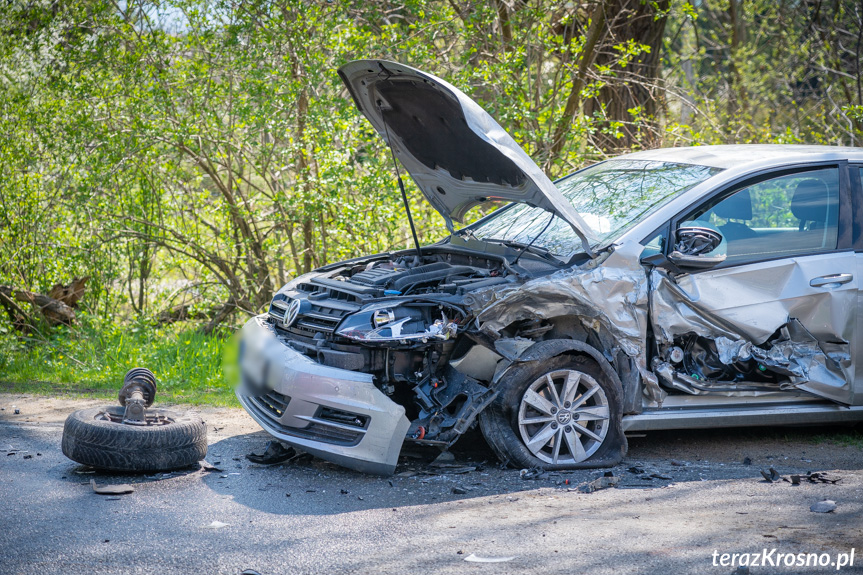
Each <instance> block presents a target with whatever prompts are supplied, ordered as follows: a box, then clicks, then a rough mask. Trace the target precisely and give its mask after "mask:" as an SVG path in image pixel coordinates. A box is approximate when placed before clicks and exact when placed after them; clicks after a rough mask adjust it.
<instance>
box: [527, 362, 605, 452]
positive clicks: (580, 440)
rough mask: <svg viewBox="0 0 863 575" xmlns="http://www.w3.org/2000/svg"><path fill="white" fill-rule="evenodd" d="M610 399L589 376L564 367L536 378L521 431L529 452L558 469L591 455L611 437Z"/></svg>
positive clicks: (528, 394)
mask: <svg viewBox="0 0 863 575" xmlns="http://www.w3.org/2000/svg"><path fill="white" fill-rule="evenodd" d="M609 417H610V410H609V406H608V397H607V396H606V395H605V391H603V389H602V387H601V386H600V385H599V383H598V382H597V381H596V380H595V379H594V378H593V377H591V376H590V375H588V374H586V373H583V372H580V371H576V370H572V369H561V370H556V371H552V372H549V373H546V374H544V375H542V376H540V377H539V378H537V379H536V380H535V381H534V382H533V383H531V384H530V386H529V387H528V388H527V390H526V391H525V392H524V395H523V396H522V398H521V403H520V404H519V410H518V430H519V432H520V434H521V438H522V441H524V444H525V446H526V447H527V448H528V450H529V451H530V452H531V453H532V454H533V455H534V456H535V457H537V458H538V459H540V460H542V461H544V462H545V463H550V464H553V465H560V464H564V465H565V464H571V463H579V462H581V461H584V460H586V459H588V458H589V457H590V456H592V455H593V454H594V453H596V451H597V450H598V449H599V447H600V446H601V445H602V442H603V441H604V440H605V437H606V436H607V435H608V429H609V424H608V420H609Z"/></svg>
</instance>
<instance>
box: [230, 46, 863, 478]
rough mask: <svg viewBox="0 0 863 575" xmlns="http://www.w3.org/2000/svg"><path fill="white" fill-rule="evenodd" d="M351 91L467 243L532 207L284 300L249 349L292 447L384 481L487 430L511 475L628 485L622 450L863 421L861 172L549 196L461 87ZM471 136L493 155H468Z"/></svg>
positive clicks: (628, 186) (747, 169)
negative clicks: (481, 213) (653, 438)
mask: <svg viewBox="0 0 863 575" xmlns="http://www.w3.org/2000/svg"><path fill="white" fill-rule="evenodd" d="M341 74H342V77H343V79H345V81H346V83H347V84H348V87H349V89H350V91H351V95H352V96H353V97H354V99H355V102H357V104H358V107H360V110H361V111H362V112H363V113H365V114H366V115H367V117H369V119H370V121H371V122H372V125H373V126H375V128H376V129H377V130H378V132H379V133H381V135H382V136H383V137H385V138H386V139H387V141H388V143H389V144H390V145H391V146H393V149H394V153H395V155H397V156H398V157H399V159H400V160H401V161H402V163H403V164H404V165H405V166H406V167H407V168H408V169H409V171H410V172H411V175H412V176H413V177H414V179H415V181H416V182H417V184H418V185H419V186H420V188H421V189H422V190H423V193H424V194H426V196H427V197H429V199H430V201H432V199H434V201H432V203H433V205H435V206H436V208H437V209H438V210H439V211H440V212H441V214H442V215H443V216H444V217H445V218H446V219H447V223H448V225H449V226H450V228H451V230H454V228H453V226H452V219H458V218H461V217H462V216H463V215H464V213H465V212H466V210H467V208H468V207H469V206H470V205H477V204H481V203H483V202H485V201H487V200H488V199H489V198H493V197H498V198H500V199H504V200H508V201H512V202H514V203H513V204H511V205H509V206H507V207H505V208H502V209H500V210H497V211H496V212H494V213H492V214H490V215H489V216H487V217H485V218H483V219H481V220H479V221H478V222H476V223H474V224H472V225H470V226H467V227H465V228H463V229H462V230H459V231H453V234H452V235H451V236H450V237H449V238H447V239H445V240H443V241H441V242H438V243H437V244H434V245H431V246H423V247H422V249H419V248H418V249H417V250H416V251H413V250H406V251H401V252H394V253H386V254H377V255H373V256H368V257H365V258H358V259H356V260H351V261H347V262H340V263H336V264H332V265H329V266H325V267H323V268H321V269H319V270H316V271H315V272H313V273H311V274H307V275H305V276H301V277H299V278H297V279H295V280H293V281H292V282H290V283H289V284H287V285H286V286H285V287H283V288H282V289H281V290H279V292H278V293H277V294H276V295H275V297H274V299H273V302H272V304H271V306H270V309H269V311H268V313H267V314H264V315H262V316H259V317H257V318H253V319H252V320H250V321H249V322H248V324H247V325H246V326H245V327H244V329H243V331H242V337H241V339H242V342H241V357H240V367H241V370H240V372H241V375H242V385H241V386H240V387H239V388H238V391H237V394H238V397H239V399H240V401H241V403H242V404H243V406H244V407H245V408H246V410H247V411H248V412H249V413H250V414H251V416H252V417H253V418H254V419H255V420H256V421H257V422H258V423H260V424H261V426H262V427H263V428H264V429H265V430H267V431H268V432H269V433H270V434H272V435H273V436H275V437H276V438H278V439H280V440H281V441H283V442H286V443H289V444H291V445H294V446H297V447H300V448H302V449H304V450H306V451H308V452H310V453H312V454H314V455H317V456H320V457H322V458H325V459H329V460H331V461H334V462H336V463H339V464H341V465H345V466H347V467H351V468H354V469H358V470H361V471H367V472H373V473H384V474H386V473H391V472H392V471H393V469H394V468H395V464H396V462H397V458H398V454H399V451H400V449H401V446H402V444H403V442H404V441H410V442H416V443H421V444H426V445H434V446H439V447H441V448H446V447H448V446H450V445H452V444H453V443H454V442H455V441H457V440H458V438H459V437H461V435H463V434H464V433H465V432H466V431H467V430H468V429H470V428H472V427H475V426H477V425H479V427H480V429H481V430H482V432H483V434H484V435H485V437H486V439H487V440H488V442H489V444H490V446H491V447H492V449H493V450H494V451H495V452H496V453H497V454H498V456H499V457H500V458H501V459H502V460H503V461H505V462H507V463H511V464H514V465H519V466H540V467H544V468H578V467H595V466H608V465H613V464H615V463H617V462H619V461H620V459H621V458H622V457H623V455H624V454H625V452H626V437H625V435H624V432H625V431H626V430H650V429H671V428H695V427H714V426H729V425H774V424H777V425H778V424H793V423H808V422H831V421H853V420H861V419H863V380H860V379H859V378H856V372H855V365H856V364H857V363H858V361H860V355H861V353H863V350H861V346H860V341H861V340H860V337H859V335H858V333H857V330H859V329H860V326H861V323H860V322H859V321H858V315H859V311H858V309H859V307H860V306H858V299H859V285H858V279H857V278H858V277H859V274H860V273H863V270H858V269H857V268H858V267H859V266H860V265H861V260H860V256H859V255H858V251H859V252H863V237H861V231H860V230H861V229H863V198H861V187H860V170H861V166H863V150H860V149H853V148H845V149H843V148H827V147H803V146H715V147H714V146H707V147H703V148H686V149H672V150H654V151H648V152H639V153H635V154H629V155H627V156H624V157H622V158H620V159H613V160H609V161H607V162H605V163H603V164H600V165H597V166H594V167H591V168H588V169H587V170H583V171H581V172H577V173H576V174H574V175H573V176H571V177H570V178H567V179H564V180H562V181H560V182H558V183H557V185H556V187H555V186H553V187H554V189H551V188H549V183H548V182H547V181H546V180H544V176H542V174H541V173H539V172H538V170H536V171H534V170H533V168H535V166H534V167H533V168H531V167H530V166H528V165H527V163H526V160H525V158H526V156H524V155H523V152H522V153H521V155H519V154H518V153H517V152H520V149H519V150H517V151H514V150H515V148H517V146H515V143H514V142H512V141H511V139H508V136H506V133H505V132H503V130H502V129H500V127H499V126H497V124H496V123H494V121H493V120H491V118H490V117H489V116H488V115H487V114H485V113H484V112H482V110H481V109H479V110H477V109H478V106H476V105H475V104H474V103H472V102H470V101H469V99H467V97H466V96H464V94H462V93H461V92H458V91H457V90H456V89H455V88H453V87H452V86H449V85H448V84H446V83H444V82H442V81H441V80H439V79H436V78H434V77H433V76H431V75H427V74H422V73H420V72H418V71H415V70H412V69H410V68H407V67H404V66H399V65H396V64H393V63H380V62H373V61H364V62H359V63H352V64H351V65H348V66H346V67H345V68H344V69H343V71H342V72H341ZM417 86H421V89H418V88H417ZM377 95H382V96H381V98H383V97H384V96H385V97H386V101H383V100H381V99H377V100H376V97H377ZM399 98H402V99H401V100H400V99H399ZM422 98H430V99H432V100H434V101H435V102H436V103H435V104H434V106H429V107H428V108H429V109H434V110H436V112H435V113H439V114H440V115H441V116H440V118H439V119H436V120H435V122H436V126H441V125H443V126H454V127H451V128H446V129H444V128H436V127H435V126H431V125H430V124H431V123H432V120H433V119H435V118H433V117H432V116H430V115H429V116H422V115H421V112H420V111H418V110H420V109H421V106H419V105H418V104H420V103H422ZM465 99H467V103H466V102H465V101H464V100H465ZM370 107H374V109H373V110H371V111H369V108H370ZM474 108H477V109H474ZM446 114H453V115H452V116H445V115H446ZM459 114H462V115H463V116H459ZM438 120H439V121H438ZM460 122H464V125H466V126H468V127H470V129H471V130H473V131H474V133H478V134H479V136H478V137H477V138H476V142H475V143H474V144H472V145H475V146H477V147H475V148H471V149H469V150H464V151H463V152H462V154H461V155H458V154H457V155H456V156H453V154H451V153H450V151H448V148H450V147H452V146H454V145H456V144H457V143H458V142H460V141H463V140H464V139H465V138H466V136H465V132H464V128H462V127H458V126H461V125H462V124H460ZM436 129H440V130H443V133H439V132H433V133H434V136H433V137H430V138H428V139H426V140H423V139H422V138H420V135H422V134H426V133H428V132H422V130H426V131H428V130H436ZM447 130H449V131H447ZM489 134H491V135H489ZM448 137H450V138H451V139H449V140H448V139H447V138H448ZM429 142H431V143H429ZM465 145H467V144H465ZM472 152H473V155H474V156H476V157H480V158H481V160H482V161H479V162H478V163H475V164H470V162H469V161H467V160H465V158H468V159H469V158H470V157H472V156H471V153H472ZM462 156H464V157H462ZM495 170H503V171H504V172H505V173H504V175H503V176H501V177H495V176H494V174H493V172H494V171H495ZM615 186H618V188H615ZM565 202H569V204H567V205H564V203H565ZM687 234H689V235H687ZM691 238H695V240H693V241H689V239H691ZM693 246H697V247H693Z"/></svg>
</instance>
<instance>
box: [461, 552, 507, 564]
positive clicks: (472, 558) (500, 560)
mask: <svg viewBox="0 0 863 575" xmlns="http://www.w3.org/2000/svg"><path fill="white" fill-rule="evenodd" d="M513 559H515V556H512V557H480V556H478V555H474V554H473V553H471V554H470V555H468V556H467V557H465V558H464V560H465V561H468V562H470V563H506V562H507V561H512V560H513Z"/></svg>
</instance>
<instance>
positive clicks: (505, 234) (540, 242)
mask: <svg viewBox="0 0 863 575" xmlns="http://www.w3.org/2000/svg"><path fill="white" fill-rule="evenodd" d="M720 171H721V170H720V169H719V168H712V167H709V166H697V165H692V164H677V163H673V162H659V161H653V160H626V159H616V160H608V161H605V162H602V163H599V164H595V165H593V166H590V167H589V168H586V169H584V170H580V171H578V172H575V173H574V174H571V175H569V176H567V177H566V178H563V179H561V180H558V181H557V182H555V185H556V186H557V187H558V189H559V190H560V191H561V193H562V194H563V195H564V197H566V199H568V200H569V201H570V202H571V203H572V205H573V206H574V207H575V209H576V210H578V212H579V214H580V215H581V217H582V218H583V219H584V221H585V222H586V223H587V225H589V226H590V228H591V230H592V231H593V232H594V234H595V235H596V237H597V240H598V241H597V242H595V244H594V245H599V244H602V243H603V242H607V241H610V240H612V239H614V238H617V237H619V236H620V235H621V234H622V233H624V232H625V231H626V230H628V229H630V228H631V227H632V226H634V225H636V224H637V223H638V222H640V221H641V220H643V219H644V218H645V217H647V215H648V214H650V213H652V212H653V211H655V210H656V209H657V208H658V207H659V206H662V205H664V204H665V203H667V202H668V201H670V200H671V199H672V198H675V197H677V196H679V195H680V194H682V193H684V192H685V191H687V190H689V189H691V188H693V187H695V186H697V185H698V184H700V183H701V182H703V181H705V180H707V179H708V178H710V177H712V176H715V175H716V174H718V173H719V172H720ZM469 229H470V230H471V231H472V233H473V235H474V236H475V237H476V238H478V239H481V240H487V241H488V240H498V241H500V240H506V241H513V242H520V243H525V244H526V243H530V242H534V245H536V246H540V247H543V248H546V249H548V250H549V251H550V252H551V253H553V254H555V255H559V256H565V255H569V254H572V253H573V251H574V250H575V251H579V250H580V249H581V242H580V241H579V239H578V237H576V235H575V232H573V230H572V228H571V227H570V225H569V224H568V223H567V222H566V221H564V220H562V219H561V218H553V219H549V213H548V212H547V211H546V210H544V209H543V208H538V207H533V206H529V205H527V204H518V205H513V206H508V207H506V208H503V209H501V210H498V211H497V212H495V213H493V214H491V215H490V216H488V217H487V218H485V219H483V220H480V221H479V222H477V223H476V224H472V225H471V226H469ZM540 236H541V237H540Z"/></svg>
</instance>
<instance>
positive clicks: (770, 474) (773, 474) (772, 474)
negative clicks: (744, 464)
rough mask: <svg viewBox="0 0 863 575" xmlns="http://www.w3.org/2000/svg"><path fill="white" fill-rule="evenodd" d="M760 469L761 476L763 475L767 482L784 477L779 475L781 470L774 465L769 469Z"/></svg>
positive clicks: (773, 481)
mask: <svg viewBox="0 0 863 575" xmlns="http://www.w3.org/2000/svg"><path fill="white" fill-rule="evenodd" d="M760 471H761V477H763V478H764V480H765V481H767V483H775V482H777V481H779V480H780V479H782V476H781V475H779V472H778V471H776V469H774V468H773V467H771V468H770V470H769V471H764V470H763V469H761V470H760Z"/></svg>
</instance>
